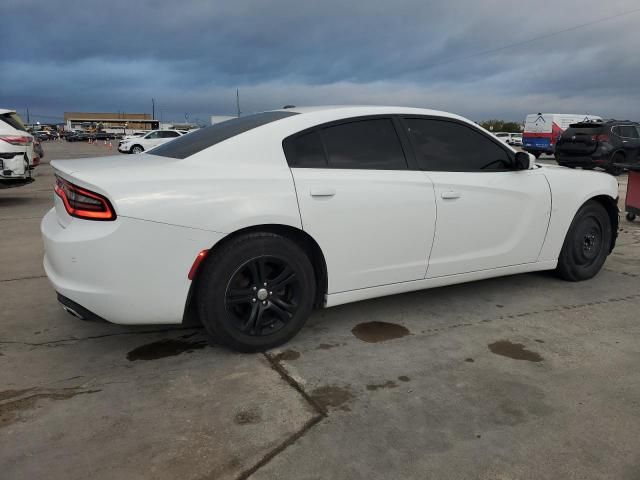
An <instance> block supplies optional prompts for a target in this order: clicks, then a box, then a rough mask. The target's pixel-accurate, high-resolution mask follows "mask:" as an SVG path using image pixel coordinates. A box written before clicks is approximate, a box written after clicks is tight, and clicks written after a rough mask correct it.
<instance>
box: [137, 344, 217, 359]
mask: <svg viewBox="0 0 640 480" xmlns="http://www.w3.org/2000/svg"><path fill="white" fill-rule="evenodd" d="M206 346H207V341H206V340H201V341H197V342H185V341H184V340H176V339H165V340H159V341H157V342H153V343H148V344H146V345H141V346H140V347H137V348H134V349H133V350H131V351H130V352H129V353H127V360H129V361H131V362H134V361H136V360H157V359H159V358H165V357H173V356H175V355H180V354H181V353H185V352H186V353H191V352H192V351H194V350H199V349H201V348H204V347H206Z"/></svg>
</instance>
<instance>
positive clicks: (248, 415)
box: [233, 408, 262, 425]
mask: <svg viewBox="0 0 640 480" xmlns="http://www.w3.org/2000/svg"><path fill="white" fill-rule="evenodd" d="M233 421H234V422H235V423H236V424H237V425H255V424H256V423H260V422H261V421H262V416H261V415H260V411H259V410H258V409H257V408H252V409H249V410H242V411H241V412H238V413H236V415H235V417H233Z"/></svg>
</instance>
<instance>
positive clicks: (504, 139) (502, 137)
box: [494, 132, 511, 144]
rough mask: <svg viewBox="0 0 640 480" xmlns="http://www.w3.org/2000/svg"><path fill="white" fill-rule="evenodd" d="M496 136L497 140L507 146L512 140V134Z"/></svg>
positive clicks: (504, 133)
mask: <svg viewBox="0 0 640 480" xmlns="http://www.w3.org/2000/svg"><path fill="white" fill-rule="evenodd" d="M494 135H495V136H496V138H498V139H499V140H500V141H501V142H504V143H506V144H508V143H509V141H510V140H511V134H510V133H508V132H495V133H494Z"/></svg>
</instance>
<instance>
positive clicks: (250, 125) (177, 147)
mask: <svg viewBox="0 0 640 480" xmlns="http://www.w3.org/2000/svg"><path fill="white" fill-rule="evenodd" d="M292 115H298V113H297V112H280V111H276V112H264V113H256V114H255V115H247V116H246V117H239V118H233V119H231V120H227V121H225V122H220V123H216V124H215V125H211V126H210V127H205V128H200V129H199V130H196V131H195V132H192V133H190V134H189V135H183V136H181V137H180V138H176V139H175V140H174V141H172V142H167V143H165V144H164V145H160V146H159V147H157V148H154V149H153V151H152V152H149V153H150V154H153V155H160V156H162V157H171V158H187V157H189V156H191V155H193V154H195V153H198V152H200V151H202V150H204V149H205V148H209V147H211V146H213V145H215V144H217V143H220V142H223V141H224V140H228V139H229V138H231V137H235V136H236V135H240V134H241V133H244V132H248V131H249V130H252V129H254V128H257V127H260V126H262V125H266V124H267V123H271V122H275V121H277V120H281V119H283V118H286V117H290V116H292Z"/></svg>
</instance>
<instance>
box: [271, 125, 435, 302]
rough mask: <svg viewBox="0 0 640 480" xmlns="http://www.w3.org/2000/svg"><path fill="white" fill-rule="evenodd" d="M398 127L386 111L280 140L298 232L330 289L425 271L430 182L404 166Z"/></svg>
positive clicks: (384, 281) (432, 217)
mask: <svg viewBox="0 0 640 480" xmlns="http://www.w3.org/2000/svg"><path fill="white" fill-rule="evenodd" d="M398 125H399V124H398V122H397V120H396V119H394V118H393V117H389V116H382V117H362V118H357V119H349V120H348V121H341V122H332V123H330V124H326V125H322V126H320V127H317V128H314V129H311V130H306V131H304V132H301V133H299V134H296V135H294V136H292V137H289V138H288V139H285V141H284V143H283V144H284V148H285V153H286V156H287V160H288V162H289V165H290V166H291V172H292V175H293V178H294V181H295V188H296V192H297V196H298V203H299V207H300V216H301V220H302V226H303V229H304V230H305V231H306V232H308V233H309V234H310V235H311V236H312V237H313V238H314V239H316V241H317V242H318V244H319V245H320V248H321V249H322V251H323V253H324V256H325V260H326V263H327V270H328V278H329V285H328V293H338V292H344V291H349V290H355V289H360V288H367V287H374V286H379V285H388V284H392V283H398V282H406V281H411V280H418V279H422V278H424V276H425V273H426V269H427V256H428V254H429V251H430V250H431V244H432V242H433V234H434V227H435V214H436V212H435V201H434V192H433V185H432V184H431V181H430V180H429V179H428V178H427V177H426V176H425V175H424V174H423V172H420V171H417V170H416V169H412V168H410V166H409V164H408V163H407V158H406V155H405V150H406V148H407V147H406V145H407V142H406V137H404V141H402V140H401V138H400V137H399V135H398ZM403 144H404V147H403Z"/></svg>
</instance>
